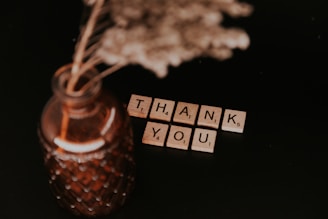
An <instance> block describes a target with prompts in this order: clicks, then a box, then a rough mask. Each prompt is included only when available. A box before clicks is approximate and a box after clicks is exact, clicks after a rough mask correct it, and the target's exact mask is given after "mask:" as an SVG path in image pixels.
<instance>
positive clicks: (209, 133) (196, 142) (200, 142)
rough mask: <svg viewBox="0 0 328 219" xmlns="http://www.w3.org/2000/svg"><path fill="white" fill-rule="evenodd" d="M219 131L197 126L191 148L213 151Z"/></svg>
mask: <svg viewBox="0 0 328 219" xmlns="http://www.w3.org/2000/svg"><path fill="white" fill-rule="evenodd" d="M216 134H217V131H215V130H210V129H203V128H195V132H194V137H193V140H192V144H191V150H193V151H201V152H208V153H213V152H214V147H215V141H216Z"/></svg>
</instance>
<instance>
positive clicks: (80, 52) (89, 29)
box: [67, 0, 104, 92]
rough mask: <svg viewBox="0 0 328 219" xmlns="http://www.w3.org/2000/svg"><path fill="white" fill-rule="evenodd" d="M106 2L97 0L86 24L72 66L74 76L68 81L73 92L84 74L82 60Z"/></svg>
mask: <svg viewBox="0 0 328 219" xmlns="http://www.w3.org/2000/svg"><path fill="white" fill-rule="evenodd" d="M103 4H104V0H97V1H96V2H95V5H94V7H93V10H92V12H91V15H90V19H88V22H87V25H86V26H85V30H84V33H83V35H82V38H81V41H80V44H79V46H78V47H77V51H76V55H75V58H74V61H73V66H72V77H71V79H70V80H69V81H68V85H67V92H72V91H74V88H75V85H76V83H77V81H78V80H79V77H80V76H81V74H83V73H84V72H83V71H79V69H80V67H81V65H82V60H83V57H84V56H85V54H84V53H85V50H86V47H87V45H88V41H89V38H90V36H91V35H92V33H93V30H94V28H95V25H96V21H97V17H98V15H99V12H100V11H101V7H102V5H103Z"/></svg>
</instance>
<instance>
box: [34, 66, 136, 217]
mask: <svg viewBox="0 0 328 219" xmlns="http://www.w3.org/2000/svg"><path fill="white" fill-rule="evenodd" d="M71 67H72V66H71V65H65V66H63V67H61V68H60V69H58V70H57V72H56V73H55V74H54V76H53V79H52V89H53V97H51V98H50V99H49V101H48V102H47V104H46V105H45V107H44V109H43V112H42V115H41V120H40V126H39V130H38V134H39V137H40V142H41V146H42V150H43V152H44V164H45V167H46V169H47V171H48V173H49V184H50V188H51V190H52V192H53V194H54V197H55V198H56V199H57V201H58V203H59V205H60V206H62V207H63V208H65V209H67V210H68V211H70V212H71V213H73V214H75V215H82V216H87V217H95V216H103V215H108V214H110V213H112V212H114V211H116V210H117V209H119V208H120V207H122V206H123V205H124V203H125V202H126V200H127V199H128V198H129V196H131V193H132V191H133V189H134V185H135V160H134V144H133V133H132V126H131V123H130V118H129V116H128V114H127V111H126V109H125V107H124V106H123V104H122V103H121V102H120V101H119V100H118V99H117V98H115V96H113V95H112V94H111V93H109V92H108V91H105V90H104V89H103V87H102V83H101V81H98V82H96V83H94V84H92V86H90V87H89V88H88V89H87V90H85V91H83V92H71V93H68V92H67V91H66V85H67V81H68V80H69V78H70V76H71ZM96 74H98V72H97V70H95V69H92V70H89V71H88V72H87V73H85V74H84V75H83V76H82V77H81V79H80V80H79V82H78V85H79V86H83V85H84V84H85V83H86V82H87V81H89V80H90V78H92V77H94V76H95V75H96Z"/></svg>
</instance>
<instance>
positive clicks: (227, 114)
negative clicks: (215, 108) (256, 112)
mask: <svg viewBox="0 0 328 219" xmlns="http://www.w3.org/2000/svg"><path fill="white" fill-rule="evenodd" d="M245 120H246V112H245V111H239V110H231V109H226V110H225V111H224V117H223V121H222V126H221V129H222V130H224V131H230V132H238V133H243V132H244V126H245Z"/></svg>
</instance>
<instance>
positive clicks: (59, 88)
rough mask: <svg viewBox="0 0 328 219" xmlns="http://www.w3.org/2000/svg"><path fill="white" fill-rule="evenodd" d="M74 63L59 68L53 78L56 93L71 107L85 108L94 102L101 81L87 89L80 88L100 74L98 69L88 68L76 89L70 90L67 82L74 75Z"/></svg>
mask: <svg viewBox="0 0 328 219" xmlns="http://www.w3.org/2000/svg"><path fill="white" fill-rule="evenodd" d="M71 72H72V64H68V65H64V66H63V67H61V68H59V69H58V70H57V71H56V72H55V74H54V76H53V78H52V90H53V93H54V95H55V96H56V97H57V98H58V99H59V101H60V102H62V103H63V105H66V106H68V107H69V108H83V107H85V106H88V105H89V104H90V103H92V102H93V101H94V100H95V99H96V98H97V96H98V95H99V93H100V89H101V86H102V84H101V81H96V82H95V83H93V84H92V86H89V87H88V88H87V89H86V90H80V88H82V87H83V86H84V85H85V84H86V83H87V82H88V81H90V80H91V79H92V78H93V77H95V76H96V75H97V74H98V71H97V70H96V69H89V70H87V71H86V72H85V73H84V74H83V75H82V76H81V77H80V78H79V80H78V82H77V84H76V89H75V90H74V91H68V89H67V84H68V81H69V80H70V79H71V77H72V73H71Z"/></svg>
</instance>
